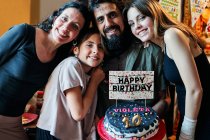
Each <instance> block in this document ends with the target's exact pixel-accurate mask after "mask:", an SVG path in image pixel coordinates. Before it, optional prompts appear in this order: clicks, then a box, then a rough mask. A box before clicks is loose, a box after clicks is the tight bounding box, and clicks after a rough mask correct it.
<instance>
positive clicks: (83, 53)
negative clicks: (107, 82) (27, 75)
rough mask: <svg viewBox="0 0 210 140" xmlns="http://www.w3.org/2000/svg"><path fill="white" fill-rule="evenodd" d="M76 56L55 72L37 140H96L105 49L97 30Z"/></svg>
mask: <svg viewBox="0 0 210 140" xmlns="http://www.w3.org/2000/svg"><path fill="white" fill-rule="evenodd" d="M73 53H74V55H75V56H71V57H69V58H67V59H65V60H64V61H62V62H61V63H60V64H59V65H58V66H57V67H56V68H55V70H54V71H53V73H52V75H51V77H50V79H49V81H48V83H47V85H46V87H45V91H44V92H45V94H44V104H43V107H42V110H41V114H40V117H39V120H38V124H37V127H38V129H37V140H58V139H61V140H94V139H96V138H95V135H94V131H95V129H94V114H95V108H96V100H97V94H96V90H97V87H98V85H99V83H100V82H101V81H102V80H103V79H104V72H103V71H102V69H101V68H100V66H99V65H100V64H101V62H102V61H103V58H104V49H103V47H102V44H101V38H100V35H99V33H98V31H97V30H95V29H93V28H91V29H90V30H89V31H88V32H87V33H86V34H85V35H84V36H83V38H82V40H81V42H80V44H78V46H76V47H74V48H73Z"/></svg>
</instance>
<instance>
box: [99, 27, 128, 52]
mask: <svg viewBox="0 0 210 140" xmlns="http://www.w3.org/2000/svg"><path fill="white" fill-rule="evenodd" d="M113 29H115V30H118V31H119V32H120V34H119V35H116V34H113V35H111V36H110V37H109V38H108V37H107V36H106V37H103V40H104V44H105V47H106V49H107V51H108V52H109V54H113V55H116V54H120V53H121V52H123V51H124V50H125V44H124V42H125V40H124V39H125V37H124V36H125V35H124V33H123V32H121V30H120V27H119V26H118V25H113V26H111V27H108V28H106V29H105V30H104V33H105V34H106V33H108V32H109V30H113Z"/></svg>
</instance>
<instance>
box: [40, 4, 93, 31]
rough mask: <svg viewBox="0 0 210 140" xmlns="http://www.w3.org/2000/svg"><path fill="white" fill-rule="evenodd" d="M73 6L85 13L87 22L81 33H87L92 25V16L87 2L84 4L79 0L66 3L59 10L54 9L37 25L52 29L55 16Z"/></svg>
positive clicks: (47, 29) (44, 28)
mask: <svg viewBox="0 0 210 140" xmlns="http://www.w3.org/2000/svg"><path fill="white" fill-rule="evenodd" d="M71 7H72V8H76V9H78V10H79V11H80V12H81V14H82V15H83V17H84V19H85V24H84V26H83V28H82V30H81V31H80V34H83V33H85V32H86V31H87V30H88V28H89V26H90V21H91V16H90V12H89V10H88V8H87V6H85V4H83V3H81V2H79V1H71V2H67V3H65V4H64V5H63V6H61V7H60V8H59V9H58V10H56V11H54V12H53V13H52V15H50V16H49V17H48V18H47V19H45V20H44V21H43V22H41V23H39V24H38V25H37V26H38V27H39V28H41V29H43V30H44V31H46V32H48V31H49V30H51V29H52V25H53V21H54V18H55V17H58V16H59V15H61V14H62V12H63V11H64V10H65V9H67V8H71Z"/></svg>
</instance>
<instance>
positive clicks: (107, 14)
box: [94, 2, 125, 39]
mask: <svg viewBox="0 0 210 140" xmlns="http://www.w3.org/2000/svg"><path fill="white" fill-rule="evenodd" d="M94 16H95V20H96V24H97V27H98V29H99V31H100V33H101V34H102V35H103V36H104V37H105V38H108V39H111V38H112V36H113V35H116V36H120V35H121V34H122V32H123V31H124V28H125V27H124V23H123V17H122V14H121V12H120V10H119V9H118V7H117V6H116V4H114V3H108V2H104V3H101V4H99V7H96V8H95V9H94Z"/></svg>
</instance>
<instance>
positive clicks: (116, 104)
mask: <svg viewBox="0 0 210 140" xmlns="http://www.w3.org/2000/svg"><path fill="white" fill-rule="evenodd" d="M116 107H117V99H116Z"/></svg>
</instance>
